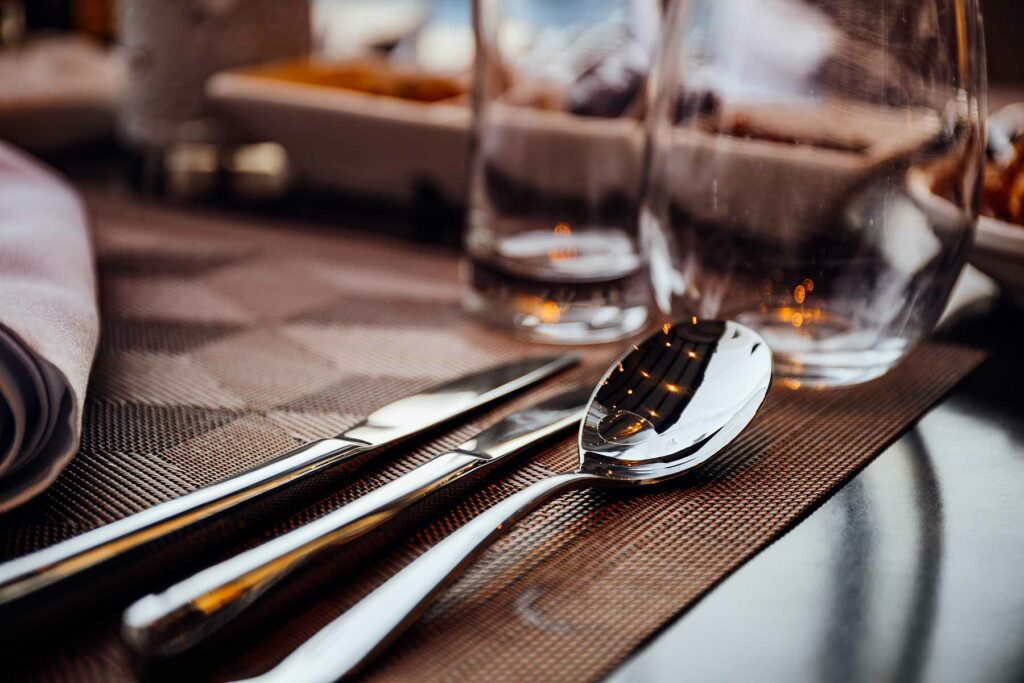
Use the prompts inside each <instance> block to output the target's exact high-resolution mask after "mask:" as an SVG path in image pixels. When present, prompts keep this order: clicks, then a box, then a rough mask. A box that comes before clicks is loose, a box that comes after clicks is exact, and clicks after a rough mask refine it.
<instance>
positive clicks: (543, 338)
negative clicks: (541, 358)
mask: <svg viewBox="0 0 1024 683" xmlns="http://www.w3.org/2000/svg"><path fill="white" fill-rule="evenodd" d="M463 303H464V306H465V308H466V310H467V311H469V312H470V313H472V314H474V315H476V316H477V317H479V318H480V319H482V320H484V321H485V322H487V323H490V324H492V325H495V326H497V327H501V328H504V329H507V330H511V331H513V332H515V333H516V334H518V335H520V336H523V337H526V338H527V339H530V340H531V341H537V342H542V343H546V344H571V345H579V344H603V343H607V342H613V341H618V340H620V339H625V338H627V337H631V336H633V335H634V334H636V333H637V332H640V331H641V330H643V329H644V326H645V325H646V324H647V319H648V315H649V310H648V307H647V306H632V307H629V308H623V307H620V306H611V305H604V306H601V305H593V304H585V305H578V306H574V305H566V304H562V305H557V304H554V303H552V302H550V301H543V300H540V299H537V298H535V297H528V296H525V297H509V298H505V299H500V300H497V301H492V300H490V299H487V298H485V297H483V296H481V295H480V294H479V293H478V292H475V291H473V290H468V291H467V293H466V295H465V296H464V298H463Z"/></svg>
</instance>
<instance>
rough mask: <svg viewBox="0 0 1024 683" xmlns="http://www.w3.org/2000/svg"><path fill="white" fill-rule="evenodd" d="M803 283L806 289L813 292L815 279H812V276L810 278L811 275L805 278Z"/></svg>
mask: <svg viewBox="0 0 1024 683" xmlns="http://www.w3.org/2000/svg"><path fill="white" fill-rule="evenodd" d="M801 284H803V286H804V289H806V290H807V291H808V292H813V291H814V280H812V279H811V278H809V277H806V278H804V281H803V283H801Z"/></svg>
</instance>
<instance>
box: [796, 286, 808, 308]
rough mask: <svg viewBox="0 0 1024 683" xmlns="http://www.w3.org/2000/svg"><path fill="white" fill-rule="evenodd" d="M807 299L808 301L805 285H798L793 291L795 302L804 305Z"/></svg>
mask: <svg viewBox="0 0 1024 683" xmlns="http://www.w3.org/2000/svg"><path fill="white" fill-rule="evenodd" d="M806 299H807V290H806V289H805V288H804V286H803V285H797V286H796V287H795V288H794V289H793V301H795V302H797V303H798V304H803V302H804V301H805V300H806Z"/></svg>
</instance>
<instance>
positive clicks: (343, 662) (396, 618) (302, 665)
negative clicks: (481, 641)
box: [250, 472, 601, 683]
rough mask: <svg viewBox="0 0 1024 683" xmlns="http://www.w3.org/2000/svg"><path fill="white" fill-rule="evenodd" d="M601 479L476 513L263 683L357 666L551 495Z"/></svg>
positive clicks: (559, 478) (562, 484) (553, 486)
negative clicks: (499, 537) (501, 536)
mask: <svg viewBox="0 0 1024 683" xmlns="http://www.w3.org/2000/svg"><path fill="white" fill-rule="evenodd" d="M600 481H601V479H599V478H598V477H596V476H594V475H591V474H583V473H579V472H573V473H571V474H558V475H554V476H552V477H548V478H546V479H542V480H540V481H538V482H536V483H534V484H532V485H530V486H528V487H527V488H525V489H523V490H522V491H519V492H518V493H515V494H513V495H512V496H510V497H508V498H506V499H505V500H503V501H501V502H500V503H498V504H497V505H495V506H493V507H491V508H489V509H488V510H485V511H484V512H482V513H481V514H479V515H477V516H476V517H475V518H473V519H472V520H471V521H470V522H468V523H467V524H465V525H463V526H461V527H459V528H458V529H457V530H456V531H454V532H453V533H452V534H450V535H449V536H448V537H446V538H445V539H444V540H442V541H441V542H440V543H438V544H437V545H435V546H434V547H432V548H431V549H430V550H428V551H427V552H425V553H424V554H423V555H421V556H420V557H418V558H417V559H416V560H415V561H413V562H412V563H411V564H409V565H408V566H407V567H405V568H404V569H402V570H401V571H400V572H398V573H397V574H395V575H394V576H393V577H391V578H390V579H388V581H386V582H385V583H384V584H383V585H381V586H380V587H379V588H377V589H376V590H375V591H373V592H372V593H370V594H369V595H368V596H366V597H365V598H363V599H362V600H361V601H359V602H358V603H356V604H355V605H354V606H353V607H352V608H351V609H349V610H348V611H347V612H345V613H344V614H342V615H341V616H340V617H338V618H337V619H335V620H334V621H332V622H331V623H330V624H328V625H327V626H325V627H324V628H323V629H321V630H320V631H319V632H317V633H316V635H314V636H313V637H312V638H310V639H309V640H307V641H306V642H305V643H303V644H302V645H301V646H299V648H298V649H296V650H295V651H294V652H293V653H292V654H290V655H289V656H288V657H286V658H285V659H284V660H283V661H281V663H280V664H278V665H277V666H276V667H274V668H273V669H271V670H270V671H268V672H267V673H265V674H263V675H261V676H258V677H256V678H253V679H250V682H251V683H253V682H256V681H258V682H259V683H277V682H280V683H326V682H328V681H335V680H338V679H340V678H342V677H344V676H347V675H348V674H350V673H352V672H354V671H355V670H356V669H357V668H358V667H359V666H361V665H362V664H364V663H366V662H368V661H369V660H370V659H371V658H372V657H373V656H374V655H376V654H377V653H379V652H380V651H382V650H383V649H384V648H385V647H387V646H388V645H389V644H390V643H391V642H392V640H394V639H395V638H396V637H397V636H398V635H399V634H400V633H401V632H402V631H403V630H405V628H407V627H408V626H409V625H411V624H412V623H413V622H414V621H415V620H416V619H417V618H418V617H419V616H420V615H421V614H422V613H423V612H424V611H425V610H426V608H427V607H429V606H430V604H431V603H432V602H433V601H434V599H435V598H436V597H437V596H438V595H439V594H440V593H441V591H442V590H444V588H446V587H447V586H448V585H450V584H451V583H452V582H453V581H454V580H455V579H456V578H457V577H458V576H459V575H460V574H461V573H462V570H463V569H465V567H466V566H467V565H468V564H469V563H470V562H471V561H472V560H473V558H474V557H476V556H477V555H478V554H479V553H480V552H481V551H483V550H484V549H485V548H486V547H487V546H488V545H489V544H490V543H491V542H492V541H493V540H495V539H496V538H498V536H500V535H501V534H503V533H504V532H505V531H507V530H508V529H509V528H510V527H511V526H512V525H513V524H515V523H516V522H517V521H519V520H520V519H522V518H523V517H524V516H525V515H527V514H528V513H530V512H531V511H532V510H534V509H536V508H537V507H539V506H540V505H542V504H543V503H545V502H547V501H548V500H550V499H551V498H553V497H555V496H557V495H559V494H561V493H565V492H566V491H570V490H573V489H577V488H583V487H586V486H591V485H594V484H595V483H598V482H600Z"/></svg>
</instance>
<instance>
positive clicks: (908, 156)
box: [641, 0, 985, 386]
mask: <svg viewBox="0 0 1024 683" xmlns="http://www.w3.org/2000/svg"><path fill="white" fill-rule="evenodd" d="M982 43H983V39H982V31H981V24H980V17H979V9H978V6H977V3H976V1H975V0H758V1H757V2H754V1H753V0H678V2H675V3H674V4H673V5H672V6H671V7H670V10H669V13H668V16H667V18H666V37H665V40H664V43H663V44H662V51H661V54H660V56H659V58H658V60H657V61H658V63H657V65H656V67H655V70H654V73H652V76H651V85H650V87H651V90H652V93H653V96H652V98H651V105H650V108H649V113H648V133H649V137H648V142H649V167H648V173H649V176H648V180H649V182H648V183H647V189H646V192H645V197H644V202H643V208H642V218H641V222H642V225H643V233H644V239H645V242H646V244H647V247H648V250H649V254H650V259H651V272H652V282H653V292H654V297H655V299H656V301H657V304H658V306H659V308H660V309H661V311H662V312H663V313H664V314H665V315H670V316H671V317H672V318H674V319H680V318H689V317H690V316H693V315H696V316H699V317H715V318H732V319H735V320H738V321H739V322H742V323H745V324H747V325H749V326H751V327H753V328H754V329H756V330H758V331H759V332H760V333H761V334H762V335H763V336H764V337H765V339H766V340H767V341H768V343H769V345H770V346H771V348H772V350H773V352H774V354H775V357H776V361H777V368H776V371H777V375H778V376H781V377H782V378H783V379H784V380H786V381H787V383H789V384H791V385H800V384H807V385H815V386H834V385H843V384H853V383H857V382H862V381H866V380H868V379H872V378H874V377H877V376H879V375H882V374H883V373H885V372H886V371H887V370H889V369H890V368H891V367H893V366H894V365H895V364H896V363H897V362H898V361H899V360H900V359H901V358H902V357H903V356H904V355H905V354H906V353H907V352H908V351H909V349H910V348H911V346H912V345H913V344H914V343H915V342H917V341H919V340H920V339H921V338H922V337H924V336H925V335H926V334H928V333H929V332H930V330H931V328H932V327H933V326H934V324H935V322H936V321H937V319H938V317H939V315H940V313H941V312H942V309H943V306H944V304H945V302H946V300H947V298H948V296H949V293H950V290H951V289H952V287H953V285H954V283H955V280H956V278H957V275H958V274H959V272H960V269H961V267H962V265H963V263H964V259H965V255H966V251H967V249H968V247H969V245H970V242H971V239H972V235H973V229H974V224H975V220H976V217H977V202H978V184H979V177H980V172H981V164H982V154H983V144H982V141H983V133H984V131H983V126H984V114H985V112H984V101H985V97H984V95H985V92H984V90H985V77H984V63H983V57H982V55H983V52H982V47H983V45H982Z"/></svg>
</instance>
